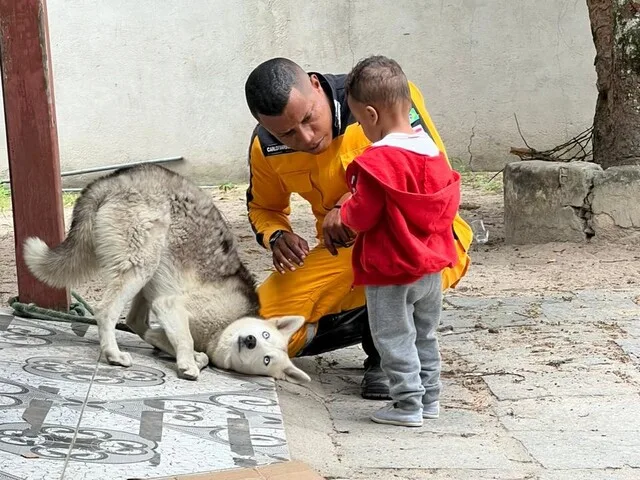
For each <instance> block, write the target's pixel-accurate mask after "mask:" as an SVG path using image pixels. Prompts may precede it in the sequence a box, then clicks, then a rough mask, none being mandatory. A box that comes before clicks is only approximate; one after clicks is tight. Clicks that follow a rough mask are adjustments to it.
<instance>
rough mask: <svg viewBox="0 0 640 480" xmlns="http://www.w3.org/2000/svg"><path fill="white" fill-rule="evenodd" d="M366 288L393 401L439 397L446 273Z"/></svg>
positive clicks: (416, 402) (408, 403)
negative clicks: (440, 332)
mask: <svg viewBox="0 0 640 480" xmlns="http://www.w3.org/2000/svg"><path fill="white" fill-rule="evenodd" d="M365 292H366V296H367V310H368V313H369V325H370V326H371V336H372V338H373V342H374V344H375V346H376V349H377V350H378V352H379V353H380V359H381V362H380V367H381V368H382V370H383V371H384V372H385V373H386V375H387V377H388V378H389V387H390V390H389V393H390V396H391V398H392V399H393V401H394V402H397V403H398V406H400V407H402V408H406V409H411V410H414V409H418V408H419V407H420V406H422V404H423V403H425V404H427V403H430V402H432V401H434V400H438V399H439V397H440V390H441V389H442V384H441V382H440V349H439V347H438V339H437V337H436V329H437V328H438V324H439V323H440V314H441V312H442V274H441V273H435V274H431V275H426V276H425V277H422V278H421V279H420V280H418V281H417V282H415V283H412V284H409V285H390V286H367V287H366V288H365Z"/></svg>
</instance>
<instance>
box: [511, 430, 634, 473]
mask: <svg viewBox="0 0 640 480" xmlns="http://www.w3.org/2000/svg"><path fill="white" fill-rule="evenodd" d="M512 434H513V436H514V437H515V438H517V439H518V440H520V441H521V442H522V444H523V445H524V446H525V447H526V449H527V451H528V452H529V453H530V454H531V455H532V456H533V457H534V458H535V459H536V460H537V461H538V462H540V464H541V465H542V466H543V467H544V468H546V469H552V470H554V469H555V470H559V469H603V468H624V467H632V468H640V434H639V432H633V433H630V432H608V433H603V432H574V431H570V432H550V431H545V432H541V431H516V432H513V433H512ZM639 477H640V475H639Z"/></svg>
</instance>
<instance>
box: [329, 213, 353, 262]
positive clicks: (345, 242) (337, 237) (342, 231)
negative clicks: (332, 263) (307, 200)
mask: <svg viewBox="0 0 640 480" xmlns="http://www.w3.org/2000/svg"><path fill="white" fill-rule="evenodd" d="M322 236H323V239H324V245H325V247H327V249H328V250H329V252H330V253H331V255H337V254H338V249H337V248H336V245H338V246H343V247H346V246H349V245H350V244H351V243H352V241H353V238H354V237H355V234H354V233H353V232H352V231H351V230H350V229H349V228H347V227H346V226H345V225H344V224H343V223H342V218H341V217H340V208H334V209H332V210H331V211H330V212H329V213H327V215H326V217H324V222H323V223H322Z"/></svg>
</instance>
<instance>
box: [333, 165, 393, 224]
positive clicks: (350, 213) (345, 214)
mask: <svg viewBox="0 0 640 480" xmlns="http://www.w3.org/2000/svg"><path fill="white" fill-rule="evenodd" d="M349 173H350V176H352V177H353V178H350V179H349V186H350V187H351V192H352V195H351V197H350V198H349V199H347V200H345V201H344V203H343V204H342V207H341V208H340V216H341V219H342V223H343V224H345V225H346V226H347V227H349V228H350V229H351V230H353V231H354V232H366V231H367V230H370V229H371V228H373V227H374V226H375V225H376V224H377V223H378V220H379V219H380V216H381V214H382V210H383V208H384V198H385V193H384V190H383V189H382V188H380V186H379V185H378V183H377V182H376V181H375V179H374V178H373V177H372V176H371V175H369V174H368V173H366V172H365V171H362V170H359V172H358V173H353V174H351V172H349Z"/></svg>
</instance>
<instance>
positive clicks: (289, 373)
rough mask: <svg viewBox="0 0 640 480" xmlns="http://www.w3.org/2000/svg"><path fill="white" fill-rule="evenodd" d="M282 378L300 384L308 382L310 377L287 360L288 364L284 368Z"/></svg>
mask: <svg viewBox="0 0 640 480" xmlns="http://www.w3.org/2000/svg"><path fill="white" fill-rule="evenodd" d="M282 380H286V381H287V382H291V383H296V384H301V383H307V382H310V381H311V378H310V377H309V375H307V374H306V373H304V372H303V371H302V370H300V369H299V368H298V367H296V366H295V365H294V364H293V363H292V362H291V361H289V364H288V365H287V366H286V367H285V368H284V378H283V379H282Z"/></svg>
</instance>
